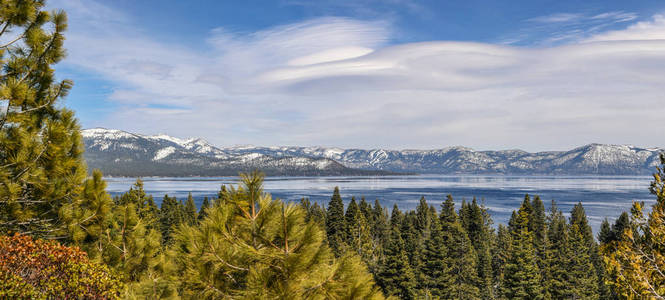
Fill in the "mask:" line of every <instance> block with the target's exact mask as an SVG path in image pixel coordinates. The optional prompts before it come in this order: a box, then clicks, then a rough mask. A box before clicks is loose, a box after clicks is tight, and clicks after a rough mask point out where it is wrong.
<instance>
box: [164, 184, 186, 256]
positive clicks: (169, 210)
mask: <svg viewBox="0 0 665 300" xmlns="http://www.w3.org/2000/svg"><path fill="white" fill-rule="evenodd" d="M183 211H184V209H183V208H182V204H181V203H180V201H178V200H177V199H176V198H175V197H169V195H164V199H163V200H162V207H161V208H160V210H159V223H160V230H161V237H162V244H163V245H168V244H169V243H170V241H171V239H172V236H173V233H174V232H175V231H176V230H177V228H178V226H180V224H183V222H184V220H185V217H184V215H183Z"/></svg>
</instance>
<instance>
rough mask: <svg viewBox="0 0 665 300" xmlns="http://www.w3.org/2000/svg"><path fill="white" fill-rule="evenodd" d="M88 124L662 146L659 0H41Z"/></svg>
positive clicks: (262, 138)
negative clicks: (62, 30)
mask: <svg viewBox="0 0 665 300" xmlns="http://www.w3.org/2000/svg"><path fill="white" fill-rule="evenodd" d="M48 8H49V9H64V10H65V11H66V12H67V14H68V17H69V29H68V31H67V33H66V38H67V40H66V42H65V47H66V48H67V52H68V56H67V58H66V59H65V60H63V61H62V62H60V63H59V64H58V65H57V66H56V74H57V76H58V78H60V79H65V78H67V79H72V80H73V81H74V87H73V89H72V91H71V92H70V94H69V96H68V97H67V98H66V99H64V100H63V102H62V105H64V106H67V107H69V108H71V109H73V110H75V111H76V114H77V116H78V118H79V119H80V122H81V125H82V127H83V128H94V127H104V128H112V129H121V130H126V131H130V132H135V133H141V134H159V133H164V134H168V135H171V136H175V137H180V138H188V137H201V138H204V139H206V140H208V141H209V142H211V143H212V144H214V145H217V146H232V145H248V144H251V145H257V146H275V145H297V146H335V147H343V148H364V149H370V148H388V149H436V148H443V147H447V146H457V145H462V146H467V147H471V148H474V149H477V150H499V149H523V150H527V151H545V150H565V149H572V148H574V147H578V146H582V145H585V144H589V143H607V144H631V145H636V146H640V147H662V146H665V144H663V141H664V139H663V138H662V136H663V134H664V133H665V129H664V127H663V126H662V124H663V121H662V120H663V117H665V1H660V0H658V1H646V0H645V1H623V0H602V1H599V0H587V1H570V0H557V1H549V0H548V1H545V0H513V1H478V0H465V1H438V0H437V1H415V0H386V1H374V0H354V1H346V0H330V1H328V0H322V1H306V0H275V1H252V0H246V1H175V0H172V1H165V0H164V1H155V0H146V1H130V0H117V1H94V0H51V1H49V2H48Z"/></svg>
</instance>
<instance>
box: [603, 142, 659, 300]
mask: <svg viewBox="0 0 665 300" xmlns="http://www.w3.org/2000/svg"><path fill="white" fill-rule="evenodd" d="M656 170H657V171H656V173H654V174H653V181H652V182H651V186H650V189H649V190H650V191H651V193H652V194H653V195H654V196H656V203H655V204H654V205H653V206H652V207H651V213H649V214H648V217H645V216H644V213H643V206H644V204H643V203H640V202H634V203H633V207H632V209H631V217H630V223H629V225H628V226H627V227H626V228H625V229H624V230H623V232H622V233H621V234H620V235H619V237H618V238H617V240H615V241H611V242H610V243H606V244H603V245H602V247H601V249H602V253H603V256H604V260H605V261H606V262H607V270H608V272H609V275H610V276H608V277H609V278H611V279H613V282H612V285H613V288H614V291H616V293H617V294H618V295H619V297H620V298H626V299H662V298H664V297H665V275H663V274H665V272H664V271H663V270H665V153H663V154H661V155H660V166H658V167H657V169H656ZM619 226H621V227H623V226H625V224H622V225H619ZM619 226H617V227H619Z"/></svg>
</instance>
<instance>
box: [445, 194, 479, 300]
mask: <svg viewBox="0 0 665 300" xmlns="http://www.w3.org/2000/svg"><path fill="white" fill-rule="evenodd" d="M441 207H442V208H441V216H440V218H439V221H440V224H441V231H442V236H443V244H444V245H445V256H446V257H445V264H446V267H445V270H447V271H448V274H446V275H444V278H445V279H446V280H447V281H449V282H450V284H449V285H447V286H446V287H444V288H443V289H442V290H441V295H442V296H441V297H442V298H443V299H480V290H479V289H478V284H479V282H480V280H479V279H478V273H477V271H478V269H477V265H476V263H477V257H476V252H475V251H474V249H473V245H472V244H471V240H469V237H468V235H467V233H466V231H465V230H464V228H463V227H462V224H461V222H460V220H459V217H458V216H457V213H455V203H454V202H453V198H452V196H451V195H448V196H447V197H446V201H445V202H444V203H443V204H442V205H441Z"/></svg>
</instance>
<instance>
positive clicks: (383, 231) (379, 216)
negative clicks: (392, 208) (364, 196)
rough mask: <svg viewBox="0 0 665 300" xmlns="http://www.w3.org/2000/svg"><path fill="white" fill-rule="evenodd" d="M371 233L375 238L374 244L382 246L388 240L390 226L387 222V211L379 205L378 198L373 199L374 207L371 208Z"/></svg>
mask: <svg viewBox="0 0 665 300" xmlns="http://www.w3.org/2000/svg"><path fill="white" fill-rule="evenodd" d="M372 219H373V223H372V235H373V236H374V239H375V240H376V244H377V245H380V246H383V245H385V244H386V243H387V242H388V238H389V236H390V226H389V223H388V213H387V211H386V210H385V209H384V208H383V207H382V206H381V203H379V200H378V199H376V200H374V207H373V209H372Z"/></svg>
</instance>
